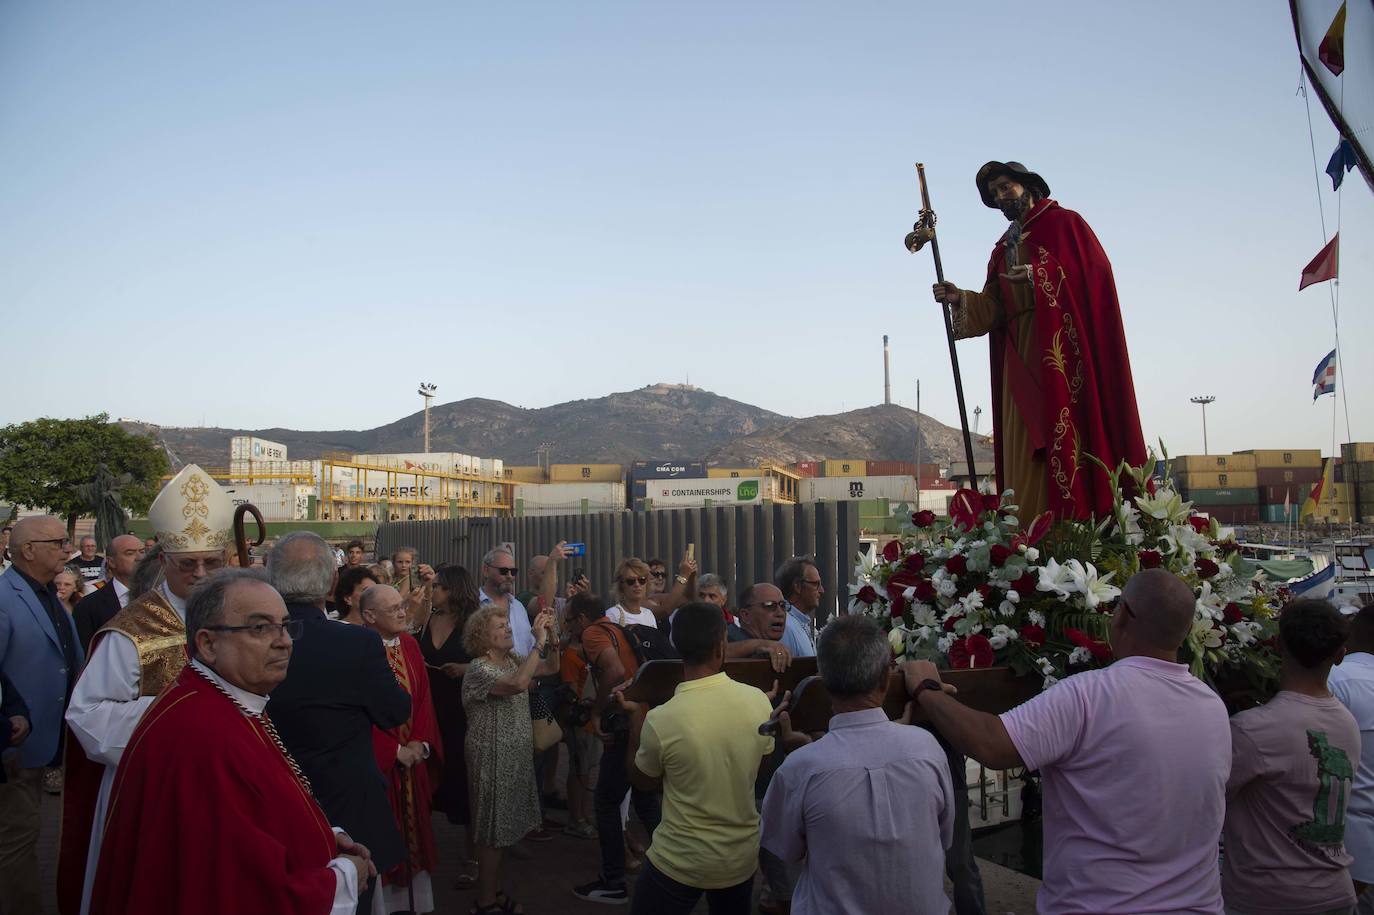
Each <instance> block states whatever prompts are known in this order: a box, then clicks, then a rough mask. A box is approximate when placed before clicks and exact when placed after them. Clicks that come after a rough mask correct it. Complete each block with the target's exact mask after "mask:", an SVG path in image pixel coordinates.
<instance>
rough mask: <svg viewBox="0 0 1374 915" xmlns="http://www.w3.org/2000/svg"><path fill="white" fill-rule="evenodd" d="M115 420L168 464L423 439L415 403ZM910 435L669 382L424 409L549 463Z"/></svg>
mask: <svg viewBox="0 0 1374 915" xmlns="http://www.w3.org/2000/svg"><path fill="white" fill-rule="evenodd" d="M123 425H124V426H125V427H126V428H129V429H130V430H134V431H140V432H152V433H153V434H154V435H155V436H156V437H157V438H158V440H159V441H160V442H161V443H162V444H163V446H164V447H165V448H166V449H167V451H168V453H169V455H170V456H171V459H172V463H173V465H174V466H181V465H182V464H186V463H197V464H201V465H203V466H206V467H224V466H226V465H227V464H228V461H229V439H230V438H231V437H232V436H235V435H256V436H259V437H261V438H266V439H270V440H272V441H276V442H281V443H282V444H284V445H286V446H287V448H288V449H289V454H290V457H291V458H292V459H294V460H308V459H311V458H317V457H320V456H322V455H324V454H326V453H331V452H371V453H405V452H415V451H422V450H423V448H424V444H423V440H424V414H423V413H422V412H416V413H413V414H411V415H409V416H406V417H404V418H402V419H399V420H397V421H395V422H393V423H388V424H387V425H384V426H378V427H377V428H374V429H364V430H333V431H300V430H295V429H281V428H272V429H223V428H186V427H181V428H172V427H161V426H155V425H151V424H147V423H134V422H125V423H123ZM921 435H922V438H923V445H922V452H923V454H924V455H925V457H924V458H923V459H925V460H938V461H941V462H946V461H948V460H949V459H950V458H951V457H953V456H956V455H958V454H959V453H960V451H961V448H962V446H961V445H960V443H959V432H958V430H957V429H951V428H950V427H948V426H944V425H941V424H940V423H937V422H936V421H935V420H933V419H930V418H929V417H923V418H922V420H921ZM915 441H916V414H915V413H914V412H913V411H911V410H908V409H906V408H905V407H897V406H877V407H866V408H864V409H860V410H851V411H849V412H848V413H838V414H834V415H830V416H813V417H808V418H805V419H795V418H792V417H788V416H783V415H781V414H778V413H773V412H771V411H768V410H764V409H761V408H759V407H755V406H751V405H750V404H746V403H742V402H740V401H738V400H731V399H730V398H728V397H721V396H720V395H718V394H713V393H711V392H709V391H703V390H700V389H699V388H694V387H689V386H686V385H671V384H658V385H651V386H649V387H645V388H640V389H639V390H637V391H628V392H624V393H617V394H609V395H607V396H605V397H597V398H593V399H588V400H574V401H568V402H567V403H561V404H554V405H552V406H548V407H541V408H539V409H534V410H529V409H524V408H521V407H515V406H511V405H510V404H508V403H502V402H501V401H496V400H487V399H484V398H469V399H467V400H459V401H455V402H453V403H447V404H441V405H439V406H436V407H433V408H431V409H430V448H431V449H432V450H434V451H458V452H462V453H465V454H476V455H480V456H482V457H499V458H501V459H502V460H504V461H506V462H507V463H510V464H533V463H535V461H536V451H537V449H538V448H539V447H540V446H541V445H544V444H547V445H549V447H550V453H551V456H552V460H553V461H554V462H557V463H569V462H577V461H589V462H592V461H594V462H605V463H619V464H628V463H629V462H631V461H633V460H636V459H642V458H660V457H674V458H704V459H706V460H708V461H710V462H712V463H715V464H721V465H747V464H753V463H756V462H758V461H760V460H774V461H779V462H791V461H799V460H819V459H823V458H826V457H846V458H861V459H875V460H912V459H913V458H914V455H915ZM979 450H980V452H985V449H983V448H980V449H979ZM979 457H980V458H982V457H986V454H985V453H980V455H979Z"/></svg>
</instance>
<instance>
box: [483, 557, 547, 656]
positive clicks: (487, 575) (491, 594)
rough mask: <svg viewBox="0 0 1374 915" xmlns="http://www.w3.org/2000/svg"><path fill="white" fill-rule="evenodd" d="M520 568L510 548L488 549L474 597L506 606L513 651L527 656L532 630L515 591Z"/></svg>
mask: <svg viewBox="0 0 1374 915" xmlns="http://www.w3.org/2000/svg"><path fill="white" fill-rule="evenodd" d="M519 571H520V569H519V568H518V567H517V566H516V565H515V557H514V556H512V555H511V554H510V552H509V551H507V550H504V549H502V548H501V547H497V548H495V549H492V550H487V555H485V556H483V557H482V587H481V589H480V590H479V591H478V592H477V597H478V599H479V600H480V601H481V602H482V603H483V604H495V605H496V606H498V607H505V608H506V610H507V612H508V613H509V615H510V634H511V638H512V639H513V640H514V641H515V649H514V650H515V653H516V654H526V655H527V654H529V653H530V652H531V651H533V650H534V633H533V632H531V631H530V614H529V611H528V610H526V609H525V605H524V604H522V603H520V601H519V600H517V599H516V597H515V593H514V592H515V573H516V572H519Z"/></svg>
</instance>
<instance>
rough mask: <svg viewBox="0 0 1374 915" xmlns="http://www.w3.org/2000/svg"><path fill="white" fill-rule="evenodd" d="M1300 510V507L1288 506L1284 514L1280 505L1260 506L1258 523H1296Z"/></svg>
mask: <svg viewBox="0 0 1374 915" xmlns="http://www.w3.org/2000/svg"><path fill="white" fill-rule="evenodd" d="M1300 510H1301V506H1300V505H1290V506H1288V509H1287V511H1286V512H1285V510H1284V507H1283V506H1282V505H1261V506H1260V521H1262V522H1264V523H1265V524H1289V523H1296V522H1297V520H1298V513H1299V511H1300Z"/></svg>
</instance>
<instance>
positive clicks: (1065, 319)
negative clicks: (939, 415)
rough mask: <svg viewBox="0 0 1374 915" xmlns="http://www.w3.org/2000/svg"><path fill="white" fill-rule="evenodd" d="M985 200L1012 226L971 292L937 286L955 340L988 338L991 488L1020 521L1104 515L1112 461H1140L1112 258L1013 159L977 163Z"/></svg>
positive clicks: (1110, 503) (1109, 503)
mask: <svg viewBox="0 0 1374 915" xmlns="http://www.w3.org/2000/svg"><path fill="white" fill-rule="evenodd" d="M976 182H977V185H978V193H979V194H980V195H981V196H982V198H983V203H985V204H986V205H987V206H989V207H993V208H994V209H999V210H1001V211H1002V214H1003V215H1004V216H1006V217H1007V220H1008V221H1009V222H1010V223H1011V226H1010V228H1008V230H1007V232H1006V234H1004V235H1003V236H1002V238H1001V239H1000V240H999V241H998V243H997V245H996V246H995V247H994V248H993V251H992V257H991V259H990V260H989V262H988V270H987V278H986V281H985V283H984V285H983V289H982V291H981V292H975V291H973V290H970V289H960V288H959V287H958V286H956V285H955V284H953V283H948V282H947V283H936V284H935V287H934V292H935V298H936V300H937V301H939V302H943V303H946V304H949V305H950V306H952V308H951V316H952V318H953V324H954V334H955V336H956V337H960V338H966V337H979V336H982V335H984V334H987V335H989V339H990V347H989V349H990V353H991V359H992V424H993V435H994V442H995V446H996V458H997V485H998V489H999V490H1005V489H1014V490H1015V491H1016V502H1017V504H1018V505H1019V506H1020V510H1021V517H1022V518H1024V519H1026V521H1027V522H1028V523H1029V520H1030V519H1031V518H1033V517H1035V516H1036V515H1038V514H1040V513H1041V512H1043V511H1045V510H1047V509H1048V510H1050V511H1052V512H1053V513H1054V517H1056V518H1059V519H1065V518H1077V519H1086V518H1091V517H1096V518H1099V519H1100V518H1104V517H1106V516H1108V515H1109V514H1110V513H1111V510H1112V507H1113V492H1112V487H1111V481H1110V480H1109V478H1108V476H1107V474H1106V472H1105V471H1103V470H1102V469H1101V468H1100V467H1099V466H1098V465H1097V463H1096V462H1095V461H1094V460H1093V459H1094V458H1095V459H1096V460H1097V461H1101V462H1102V463H1103V464H1105V465H1107V466H1108V467H1111V468H1113V469H1115V468H1116V466H1117V465H1118V464H1120V463H1121V461H1122V460H1126V461H1129V462H1130V463H1131V464H1133V465H1140V464H1143V463H1144V462H1145V457H1146V455H1145V440H1144V438H1143V436H1142V435H1141V432H1140V414H1139V412H1138V411H1137V409H1136V400H1135V384H1134V382H1133V381H1132V379H1131V362H1130V359H1129V357H1128V356H1127V352H1126V336H1125V332H1124V330H1123V329H1122V325H1121V307H1120V305H1119V304H1118V302H1117V298H1116V281H1115V280H1114V279H1113V277H1112V265H1111V262H1110V261H1108V260H1107V254H1106V252H1104V251H1103V250H1102V245H1101V244H1100V243H1099V242H1098V240H1097V236H1096V235H1094V234H1093V231H1092V229H1091V228H1089V227H1088V224H1087V223H1086V222H1085V221H1084V220H1083V217H1082V216H1079V215H1078V214H1077V213H1075V212H1073V211H1072V210H1066V209H1064V208H1063V207H1061V206H1060V205H1059V204H1058V203H1057V202H1055V201H1054V200H1051V199H1050V188H1049V185H1048V184H1047V183H1046V182H1045V179H1043V178H1041V177H1040V176H1039V175H1038V174H1036V173H1035V172H1032V171H1030V170H1029V169H1027V168H1026V167H1025V166H1024V165H1022V164H1021V163H1019V162H989V163H987V164H986V165H984V166H983V167H982V168H980V169H979V170H978V175H977V178H976Z"/></svg>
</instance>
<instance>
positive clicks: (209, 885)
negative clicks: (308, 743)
mask: <svg viewBox="0 0 1374 915" xmlns="http://www.w3.org/2000/svg"><path fill="white" fill-rule="evenodd" d="M293 625H294V624H293V623H292V622H291V620H290V617H289V616H288V615H287V612H286V605H285V604H284V603H283V602H282V599H281V597H280V596H279V595H278V594H277V592H276V591H274V590H273V589H272V587H271V586H270V585H268V584H267V583H266V581H265V580H264V578H263V577H262V575H261V573H260V572H257V571H255V570H251V569H227V570H224V571H220V572H217V573H215V574H213V575H211V576H209V577H208V578H207V579H205V580H204V581H203V582H201V583H200V584H198V585H197V586H196V587H195V589H193V590H192V592H191V595H190V599H189V601H188V602H187V607H186V638H187V644H188V646H189V648H190V654H191V663H190V664H189V665H188V666H187V667H186V668H185V669H183V670H182V671H181V674H180V675H179V676H178V677H177V679H176V682H175V683H174V684H173V685H172V686H171V687H170V688H168V689H167V690H166V691H165V692H163V693H162V694H161V695H160V696H159V697H158V699H157V700H156V702H155V703H154V704H153V705H152V707H151V708H150V709H149V710H148V711H147V713H146V714H145V715H144V716H143V718H142V720H141V721H140V722H139V724H138V727H137V728H135V730H134V732H133V736H132V738H131V739H130V741H129V745H128V748H127V749H126V750H125V752H124V755H123V759H122V760H121V762H120V765H119V771H118V773H117V774H116V776H115V780H114V786H113V790H112V791H111V795H110V803H109V808H108V811H107V816H106V821H105V822H106V825H105V838H104V841H103V842H102V843H101V846H100V859H99V863H98V865H97V867H96V874H95V886H94V890H93V892H92V894H91V912H92V915H132V913H138V915H244V913H249V912H253V913H258V912H262V913H268V912H271V913H274V915H344V913H352V912H354V910H355V908H356V906H357V902H358V888H359V883H360V881H366V880H367V878H368V877H369V875H370V874H371V873H372V865H371V862H370V860H369V858H370V855H369V854H368V852H367V850H366V849H365V848H363V847H362V846H361V845H358V844H356V843H354V842H353V841H352V839H350V838H349V837H348V836H347V835H345V834H343V833H342V832H338V831H336V830H334V829H332V828H331V827H330V824H329V821H328V820H327V819H326V818H325V815H324V813H323V811H321V810H320V807H319V805H318V804H317V803H315V799H314V797H313V796H312V795H311V793H310V784H309V782H308V781H307V780H306V779H305V777H304V776H303V775H302V774H301V772H300V769H299V767H298V766H297V765H296V763H295V761H294V760H293V759H291V757H290V756H289V755H287V753H286V751H285V749H284V748H283V747H282V744H281V740H280V738H279V737H278V736H277V732H276V728H275V727H273V725H272V722H271V721H270V720H269V719H268V717H267V715H266V713H265V709H266V706H267V694H268V693H269V692H270V691H271V690H272V688H273V687H275V686H276V685H277V684H278V683H280V682H281V681H282V679H283V678H285V676H286V669H287V665H288V663H289V661H290V658H291V636H290V629H291V628H292V626H293Z"/></svg>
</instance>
